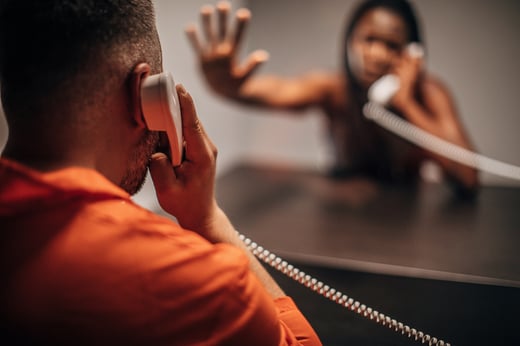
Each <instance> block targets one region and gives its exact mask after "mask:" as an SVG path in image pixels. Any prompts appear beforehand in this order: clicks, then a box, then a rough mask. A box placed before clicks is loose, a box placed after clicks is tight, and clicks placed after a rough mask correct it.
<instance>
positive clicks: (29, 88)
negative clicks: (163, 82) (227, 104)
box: [0, 0, 161, 116]
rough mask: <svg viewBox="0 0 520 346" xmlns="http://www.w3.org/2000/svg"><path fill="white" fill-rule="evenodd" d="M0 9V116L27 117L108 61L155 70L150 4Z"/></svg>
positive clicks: (97, 0)
mask: <svg viewBox="0 0 520 346" xmlns="http://www.w3.org/2000/svg"><path fill="white" fill-rule="evenodd" d="M0 4H1V5H0V6H1V7H0V87H1V95H2V102H3V105H4V109H5V110H6V116H8V114H9V111H10V110H12V109H13V110H14V109H15V110H16V112H17V113H22V114H23V115H24V116H27V115H26V114H27V113H31V112H34V111H35V110H36V111H37V110H39V109H42V108H45V106H46V105H47V101H46V100H48V99H52V98H54V99H56V98H57V97H62V98H63V97H67V94H66V93H67V92H69V93H71V92H73V91H74V90H72V91H71V90H70V89H74V88H78V87H79V86H77V84H78V83H77V80H75V79H76V78H77V76H78V75H81V74H86V73H88V72H89V68H91V67H93V66H95V64H104V63H106V62H107V61H108V60H109V59H114V55H115V56H116V57H115V59H119V60H121V61H123V63H124V64H135V63H136V61H138V60H141V61H146V62H148V63H150V65H151V66H152V69H154V70H159V69H160V68H161V53H160V44H159V39H158V36H157V31H156V28H155V14H154V9H153V3H152V0H22V1H20V0H1V2H0ZM125 60H126V61H125ZM126 68H127V69H131V68H132V66H126ZM155 72H158V71H155ZM107 78H111V76H107ZM64 93H65V94H64ZM70 95H73V94H70ZM54 102H56V101H54ZM20 107H22V108H23V107H25V111H23V110H21V108H20ZM17 116H18V115H17Z"/></svg>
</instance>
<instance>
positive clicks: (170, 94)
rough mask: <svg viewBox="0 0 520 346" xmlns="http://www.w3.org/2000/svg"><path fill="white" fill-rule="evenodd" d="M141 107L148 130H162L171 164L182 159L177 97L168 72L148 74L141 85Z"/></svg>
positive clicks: (174, 164)
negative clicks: (165, 137) (168, 148)
mask: <svg viewBox="0 0 520 346" xmlns="http://www.w3.org/2000/svg"><path fill="white" fill-rule="evenodd" d="M141 108H142V112H143V116H144V120H145V122H146V126H147V127H148V129H149V130H150V131H164V132H166V135H167V137H168V142H169V145H170V156H171V161H172V165H173V166H178V165H180V164H181V161H182V153H183V142H184V140H183V137H182V118H181V111H180V106H179V97H178V95H177V90H176V89H175V83H174V81H173V77H172V75H171V74H170V73H169V72H162V73H159V74H156V75H151V76H148V77H146V78H145V79H144V81H143V83H142V86H141Z"/></svg>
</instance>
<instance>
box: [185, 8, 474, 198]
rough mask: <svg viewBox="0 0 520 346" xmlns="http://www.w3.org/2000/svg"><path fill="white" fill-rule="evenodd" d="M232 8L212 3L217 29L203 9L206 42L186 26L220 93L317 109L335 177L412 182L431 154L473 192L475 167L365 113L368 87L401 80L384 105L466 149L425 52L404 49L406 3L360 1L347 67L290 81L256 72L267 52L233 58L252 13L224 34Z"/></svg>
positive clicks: (463, 189) (408, 29) (412, 31)
mask: <svg viewBox="0 0 520 346" xmlns="http://www.w3.org/2000/svg"><path fill="white" fill-rule="evenodd" d="M229 12H230V6H229V4H228V3H219V4H218V5H217V14H218V25H217V28H218V30H217V31H218V32H217V33H215V32H214V31H213V30H212V18H213V15H214V9H213V8H212V7H208V6H205V7H203V8H202V10H201V15H202V19H203V30H204V32H205V36H206V39H207V44H206V45H202V44H201V43H200V41H199V39H198V34H197V29H196V27H195V26H190V27H189V28H188V29H187V34H188V37H189V38H190V41H191V42H192V44H193V46H194V48H195V50H196V52H197V53H198V56H199V59H200V64H201V67H202V71H203V72H204V76H205V77H206V80H207V82H208V83H209V85H210V86H211V87H212V88H213V89H214V90H215V91H216V92H217V93H219V94H221V95H223V96H225V97H227V98H229V99H232V100H235V101H239V102H243V103H247V104H251V105H256V106H264V107H272V108H278V109H286V110H296V111H297V110H303V109H306V108H308V107H319V108H320V109H322V110H323V114H324V115H325V119H326V121H327V124H328V129H329V134H330V139H331V142H332V144H333V148H334V152H335V161H334V165H333V167H332V168H331V171H330V173H331V175H332V176H333V177H349V176H352V175H364V176H369V177H373V178H375V179H377V180H379V181H382V182H399V181H403V182H406V181H414V180H415V179H416V178H417V177H418V176H419V170H420V166H421V164H422V163H423V162H424V161H426V160H432V159H433V160H435V161H436V162H438V163H439V165H440V167H441V168H442V170H443V173H444V175H445V177H446V178H447V179H448V181H450V182H452V183H453V186H454V187H455V189H456V191H457V192H460V193H465V194H468V193H470V194H472V193H473V192H475V191H476V189H477V188H478V184H479V183H478V174H477V172H476V171H475V170H474V169H472V168H469V167H466V166H464V165H461V164H458V163H455V162H453V161H451V160H448V159H445V158H443V157H442V156H439V155H436V154H434V153H431V152H428V151H426V150H424V149H421V148H418V147H416V146H415V145H413V144H410V143H408V142H406V141H404V140H402V139H400V138H398V137H396V136H395V135H393V134H391V133H389V132H387V131H386V130H384V129H382V128H380V127H379V126H378V125H376V124H374V123H372V122H370V121H368V120H366V119H365V118H364V117H363V115H362V107H363V105H364V104H365V103H366V102H367V92H368V89H369V87H370V86H371V85H372V84H373V83H374V82H375V81H376V80H378V79H379V78H380V77H382V76H384V75H386V74H389V73H392V74H395V75H396V76H397V77H398V78H399V81H400V88H399V90H398V91H397V93H396V94H395V95H394V96H393V97H392V99H391V100H390V103H389V107H390V108H391V109H392V110H393V111H394V112H395V113H397V114H399V115H400V116H402V117H403V118H405V119H406V120H408V121H409V122H411V123H413V124H415V125H416V126H419V127H420V128H422V129H423V130H426V131H428V132H430V133H432V134H434V135H436V136H438V137H440V138H442V139H444V140H447V141H449V142H452V143H454V144H457V145H459V146H462V147H464V148H467V149H471V144H470V141H469V139H468V137H467V135H466V134H465V131H464V129H463V126H462V124H461V123H460V120H459V118H458V115H457V110H456V109H455V106H454V101H453V97H452V95H451V93H450V92H449V91H448V89H447V88H446V86H444V85H443V84H442V83H441V82H440V81H439V80H438V79H437V78H435V77H434V76H432V75H431V74H429V73H427V72H426V71H424V68H423V64H422V63H423V61H422V57H418V56H414V55H410V54H407V52H406V49H405V47H407V45H408V44H409V43H411V42H415V43H421V36H420V32H419V28H418V24H417V20H416V16H415V14H414V11H413V9H412V7H411V5H410V4H409V3H408V2H407V1H406V0H368V1H365V2H363V3H361V4H360V5H359V6H358V7H357V8H356V9H355V10H354V12H353V14H352V16H351V18H350V19H349V21H348V22H347V26H346V31H345V40H344V42H345V44H344V47H343V49H344V50H343V51H344V54H343V56H344V68H343V69H342V70H341V71H338V72H335V73H330V72H310V73H307V74H305V75H302V76H298V77H295V78H284V77H279V76H274V75H262V76H258V75H255V74H254V72H255V70H256V69H257V68H258V66H260V65H261V64H262V63H263V62H264V61H265V60H266V59H267V53H266V52H264V51H256V52H253V53H252V54H250V55H249V57H248V58H247V61H246V62H245V64H242V63H239V62H237V50H238V46H239V44H240V42H241V40H242V37H243V32H244V29H245V27H246V25H247V24H248V22H249V20H250V17H251V16H250V13H249V11H247V10H245V9H240V10H238V11H237V12H236V17H237V27H236V29H235V31H234V33H233V34H232V35H228V31H229V28H228V27H227V24H226V22H227V17H228V15H229ZM242 66H244V67H242ZM300 114H303V112H300Z"/></svg>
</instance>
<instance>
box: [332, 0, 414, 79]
mask: <svg viewBox="0 0 520 346" xmlns="http://www.w3.org/2000/svg"><path fill="white" fill-rule="evenodd" d="M375 8H383V9H386V10H389V11H392V12H393V13H395V14H397V15H398V16H399V17H401V18H402V20H403V21H404V23H405V25H406V28H407V30H408V42H418V43H421V44H423V46H424V43H423V40H422V36H421V30H420V27H419V22H418V20H417V15H416V13H415V11H414V8H413V7H412V5H411V4H410V3H409V2H408V1H407V0H368V1H363V2H361V3H360V4H359V5H358V6H357V7H356V8H355V9H354V11H353V12H352V13H351V15H350V17H349V18H348V20H347V22H346V26H345V33H344V40H343V44H344V46H343V52H342V53H343V55H342V56H343V58H344V61H343V63H344V68H345V70H346V73H347V75H348V76H349V78H350V79H353V78H352V72H351V71H350V65H349V62H348V54H345V52H346V49H347V45H348V41H349V40H350V38H351V36H352V33H353V32H354V29H355V28H356V26H357V24H358V23H359V21H360V20H361V18H363V16H364V15H365V14H366V13H367V12H368V11H370V10H373V9H375Z"/></svg>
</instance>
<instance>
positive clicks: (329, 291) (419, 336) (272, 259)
mask: <svg viewBox="0 0 520 346" xmlns="http://www.w3.org/2000/svg"><path fill="white" fill-rule="evenodd" d="M238 235H239V237H240V240H242V241H243V242H244V244H245V245H246V246H247V248H248V249H249V251H251V252H252V253H253V254H254V255H255V256H256V257H257V258H258V259H260V260H262V261H263V262H265V263H266V264H268V265H269V266H271V267H273V268H274V269H276V270H278V271H280V272H282V273H283V274H285V275H287V276H288V277H290V278H291V279H293V280H295V281H297V282H299V283H300V284H302V285H303V286H305V287H308V288H310V289H311V290H313V291H314V292H316V293H318V294H320V295H322V296H324V297H325V298H328V299H330V300H332V301H333V302H335V303H337V304H339V305H341V306H343V307H345V308H347V309H348V310H351V311H354V312H355V313H357V314H359V315H361V316H363V317H365V318H368V319H370V320H371V321H374V322H376V323H379V324H380V325H383V326H386V327H388V328H389V329H392V330H394V331H396V332H398V333H401V334H402V335H406V336H407V337H409V338H411V339H413V340H415V341H418V342H420V343H422V344H428V345H432V346H450V344H449V343H447V342H445V341H443V340H441V339H438V338H436V337H433V336H430V335H429V334H425V333H423V332H422V331H420V330H417V329H415V328H411V327H410V326H408V325H406V324H403V323H401V322H399V321H397V320H395V319H393V318H391V317H389V316H386V315H385V314H383V313H381V312H378V311H377V310H374V309H372V308H370V307H368V306H366V305H365V304H361V303H360V302H359V301H357V300H354V299H353V298H351V297H349V296H347V295H346V294H343V293H341V292H340V291H337V290H335V289H334V288H332V287H329V286H328V285H325V284H324V283H323V282H321V281H318V280H317V279H315V278H313V277H312V276H310V275H307V274H305V273H304V272H303V271H301V270H299V269H298V268H296V267H294V266H293V265H291V264H289V263H287V262H286V261H284V260H282V259H281V258H280V257H278V256H276V255H275V254H273V253H271V252H270V251H269V250H267V249H264V248H263V247H262V246H259V245H258V244H257V243H255V242H253V241H252V240H251V239H249V238H247V237H246V236H244V235H243V234H240V233H239V234H238Z"/></svg>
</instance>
